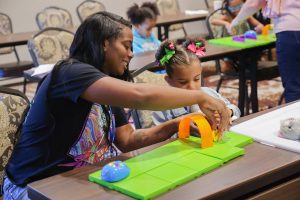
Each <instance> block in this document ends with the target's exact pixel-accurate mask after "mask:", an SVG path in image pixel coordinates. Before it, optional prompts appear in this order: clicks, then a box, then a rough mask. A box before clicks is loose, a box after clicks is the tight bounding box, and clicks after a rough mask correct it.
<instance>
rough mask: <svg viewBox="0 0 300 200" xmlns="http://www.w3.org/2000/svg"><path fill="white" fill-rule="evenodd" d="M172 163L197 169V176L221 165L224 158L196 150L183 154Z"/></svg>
mask: <svg viewBox="0 0 300 200" xmlns="http://www.w3.org/2000/svg"><path fill="white" fill-rule="evenodd" d="M172 163H176V164H178V165H181V166H185V167H187V168H190V169H193V170H196V171H197V176H199V175H201V174H204V173H206V172H209V171H211V170H213V169H215V168H217V167H220V166H221V165H222V164H223V160H221V159H218V158H213V157H210V156H206V155H204V154H201V153H197V152H194V153H191V154H188V155H186V156H183V157H182V158H179V159H176V160H173V161H172Z"/></svg>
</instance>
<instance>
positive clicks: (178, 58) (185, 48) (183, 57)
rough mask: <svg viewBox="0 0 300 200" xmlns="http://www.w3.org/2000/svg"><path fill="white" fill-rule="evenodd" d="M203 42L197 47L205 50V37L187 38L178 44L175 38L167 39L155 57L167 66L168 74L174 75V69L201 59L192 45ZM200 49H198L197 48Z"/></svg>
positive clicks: (162, 65)
mask: <svg viewBox="0 0 300 200" xmlns="http://www.w3.org/2000/svg"><path fill="white" fill-rule="evenodd" d="M196 43H201V44H200V46H199V47H196V49H197V48H203V49H204V50H203V52H204V51H205V42H204V40H203V39H200V38H196V39H187V40H186V41H184V42H183V43H182V45H178V44H176V42H175V41H173V40H165V41H164V42H162V43H161V45H160V47H159V49H158V50H157V52H156V55H155V58H156V61H157V63H158V64H159V66H160V67H163V68H165V70H166V72H167V74H168V76H170V77H171V76H172V74H173V70H174V68H176V67H181V66H182V65H190V64H191V63H193V62H194V61H199V55H197V54H196V52H194V51H193V49H192V48H191V46H190V45H195V44H196ZM197 50H198V49H197Z"/></svg>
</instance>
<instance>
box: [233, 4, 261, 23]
mask: <svg viewBox="0 0 300 200" xmlns="http://www.w3.org/2000/svg"><path fill="white" fill-rule="evenodd" d="M265 3H266V1H265V0H247V1H246V2H245V4H244V5H243V7H242V9H241V10H240V12H239V14H238V15H237V16H236V17H235V18H234V19H233V20H232V22H231V27H234V26H236V25H238V24H239V22H240V21H242V20H245V19H247V18H248V17H249V16H252V15H253V14H254V13H255V12H257V11H258V10H259V9H261V8H262V7H263V6H264V4H265Z"/></svg>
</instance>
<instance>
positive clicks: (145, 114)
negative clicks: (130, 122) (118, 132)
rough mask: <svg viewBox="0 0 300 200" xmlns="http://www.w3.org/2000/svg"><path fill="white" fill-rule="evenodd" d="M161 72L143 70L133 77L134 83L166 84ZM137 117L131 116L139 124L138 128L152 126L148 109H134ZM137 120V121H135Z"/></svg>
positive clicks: (150, 112) (150, 113)
mask: <svg viewBox="0 0 300 200" xmlns="http://www.w3.org/2000/svg"><path fill="white" fill-rule="evenodd" d="M164 76H165V75H163V74H156V73H153V72H150V71H148V70H147V71H144V72H143V73H141V74H139V75H138V76H136V77H135V78H134V82H135V83H150V84H153V85H161V86H167V85H168V84H167V82H166V81H165V79H164ZM135 112H136V115H137V117H133V119H134V121H135V122H134V123H135V125H136V124H139V125H140V126H141V127H138V128H149V127H151V126H154V123H153V120H152V111H150V110H135ZM137 120H138V121H137Z"/></svg>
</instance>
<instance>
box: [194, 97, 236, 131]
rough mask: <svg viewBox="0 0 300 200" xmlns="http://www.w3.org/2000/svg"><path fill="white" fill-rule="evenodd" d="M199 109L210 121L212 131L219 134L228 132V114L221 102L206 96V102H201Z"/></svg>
mask: <svg viewBox="0 0 300 200" xmlns="http://www.w3.org/2000/svg"><path fill="white" fill-rule="evenodd" d="M199 107H200V108H201V111H202V112H203V113H204V114H205V115H206V117H207V119H208V120H209V121H210V123H211V125H212V128H213V129H217V130H218V131H219V132H220V133H223V132H224V131H226V130H228V126H229V124H230V113H229V112H228V108H226V106H225V103H224V102H223V101H221V100H219V99H215V98H213V97H210V96H208V95H207V98H206V100H205V101H202V102H201V103H200V104H199Z"/></svg>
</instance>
